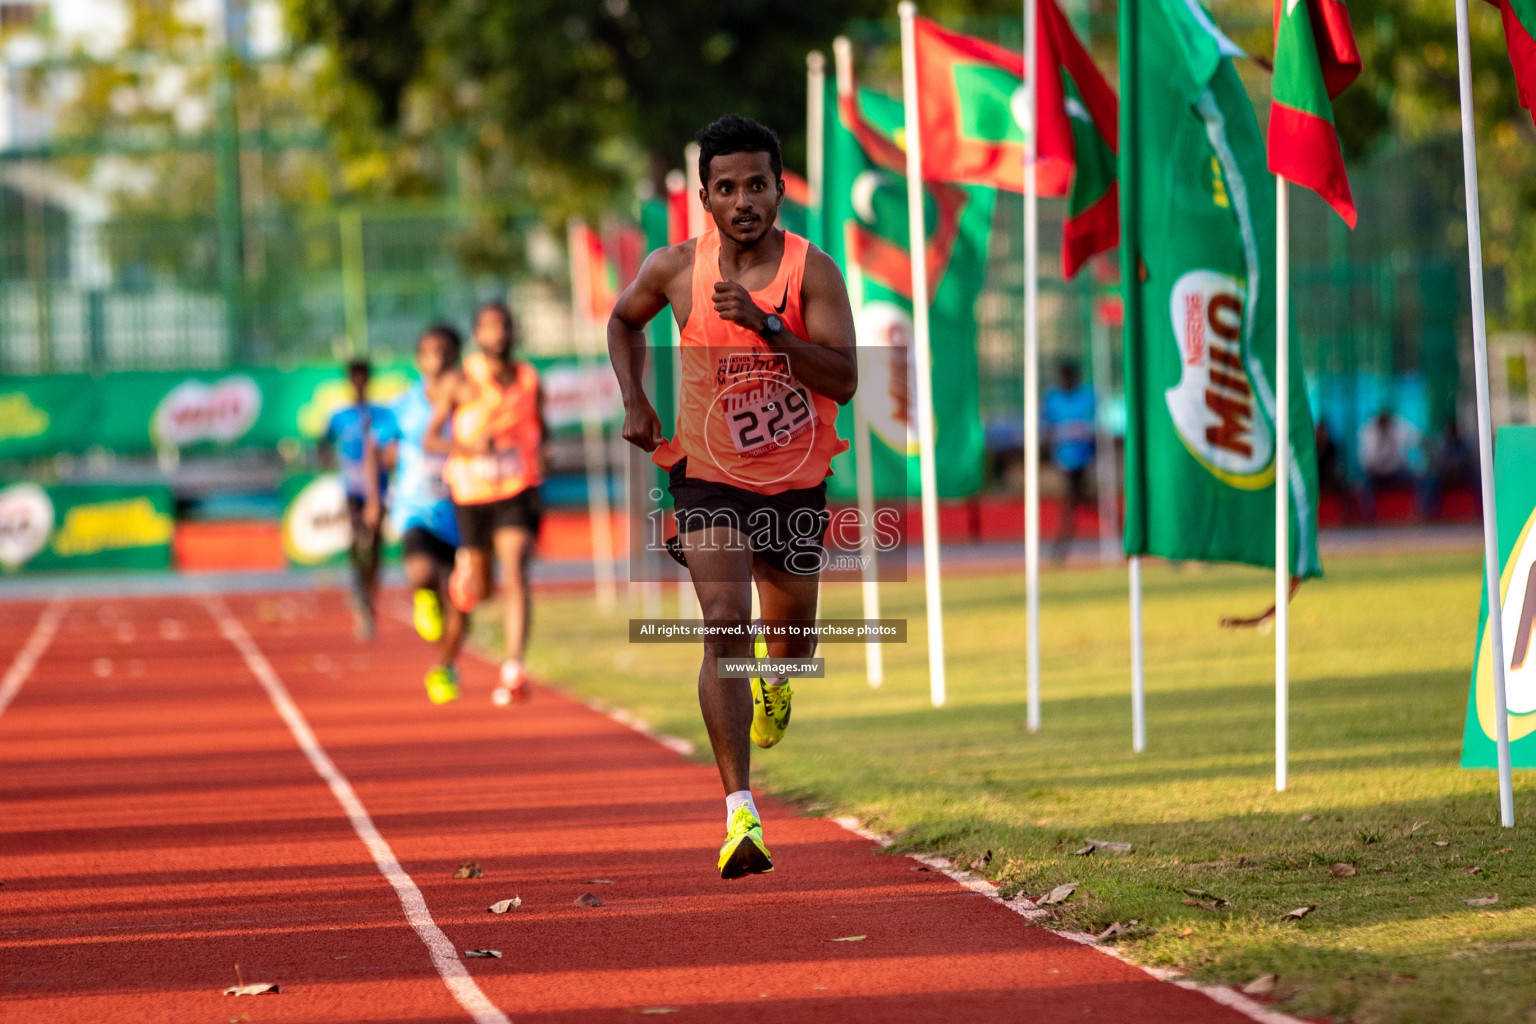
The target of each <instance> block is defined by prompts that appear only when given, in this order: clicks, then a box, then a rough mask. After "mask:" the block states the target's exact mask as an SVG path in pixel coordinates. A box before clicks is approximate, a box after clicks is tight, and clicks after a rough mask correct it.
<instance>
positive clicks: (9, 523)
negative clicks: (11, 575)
mask: <svg viewBox="0 0 1536 1024" xmlns="http://www.w3.org/2000/svg"><path fill="white" fill-rule="evenodd" d="M51 533H53V502H52V501H50V500H49V498H48V492H46V491H44V490H43V489H42V488H41V487H39V486H37V485H36V484H16V485H14V486H12V487H7V488H5V490H3V491H0V565H3V566H4V567H5V568H7V569H17V568H20V567H21V566H23V565H26V564H27V563H28V562H30V561H31V560H32V558H33V556H34V555H36V554H37V553H38V552H39V551H41V550H43V547H44V546H45V545H46V544H47V543H48V536H49V534H51Z"/></svg>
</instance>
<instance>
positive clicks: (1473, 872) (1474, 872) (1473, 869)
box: [1461, 864, 1483, 875]
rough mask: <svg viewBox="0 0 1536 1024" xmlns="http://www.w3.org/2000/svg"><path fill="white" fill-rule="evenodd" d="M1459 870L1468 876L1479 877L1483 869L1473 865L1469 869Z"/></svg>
mask: <svg viewBox="0 0 1536 1024" xmlns="http://www.w3.org/2000/svg"><path fill="white" fill-rule="evenodd" d="M1461 870H1462V873H1463V874H1468V875H1480V874H1482V873H1483V869H1482V868H1480V867H1478V866H1477V865H1476V864H1473V865H1472V866H1471V867H1469V868H1462V869H1461Z"/></svg>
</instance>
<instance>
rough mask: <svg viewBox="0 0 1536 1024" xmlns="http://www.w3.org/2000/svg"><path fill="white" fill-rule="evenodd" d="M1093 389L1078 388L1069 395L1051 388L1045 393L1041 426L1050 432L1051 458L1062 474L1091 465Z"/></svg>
mask: <svg viewBox="0 0 1536 1024" xmlns="http://www.w3.org/2000/svg"><path fill="white" fill-rule="evenodd" d="M1093 413H1094V396H1093V388H1092V387H1090V386H1088V385H1087V384H1079V385H1078V386H1077V387H1076V388H1074V389H1072V390H1071V391H1063V390H1062V389H1060V388H1052V389H1051V390H1049V391H1047V392H1046V393H1045V415H1044V419H1045V425H1046V428H1047V429H1048V430H1049V431H1050V432H1051V458H1052V459H1053V460H1054V461H1055V463H1056V465H1057V466H1059V467H1060V468H1062V469H1065V470H1069V471H1070V470H1074V469H1082V468H1083V467H1084V466H1086V465H1088V463H1090V462H1092V461H1093V440H1094V431H1093Z"/></svg>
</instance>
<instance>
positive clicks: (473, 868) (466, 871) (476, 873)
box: [453, 860, 485, 878]
mask: <svg viewBox="0 0 1536 1024" xmlns="http://www.w3.org/2000/svg"><path fill="white" fill-rule="evenodd" d="M484 874H485V872H483V871H481V870H480V865H479V864H476V863H475V862H474V861H472V860H467V861H465V862H464V863H463V864H460V865H459V870H457V871H455V872H454V873H453V877H454V878H480V877H482V876H484Z"/></svg>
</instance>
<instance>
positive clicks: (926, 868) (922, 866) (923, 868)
mask: <svg viewBox="0 0 1536 1024" xmlns="http://www.w3.org/2000/svg"><path fill="white" fill-rule="evenodd" d="M907 870H908V871H932V870H933V868H931V867H929V866H928V865H927V864H919V865H918V866H917V867H915V868H907Z"/></svg>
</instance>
